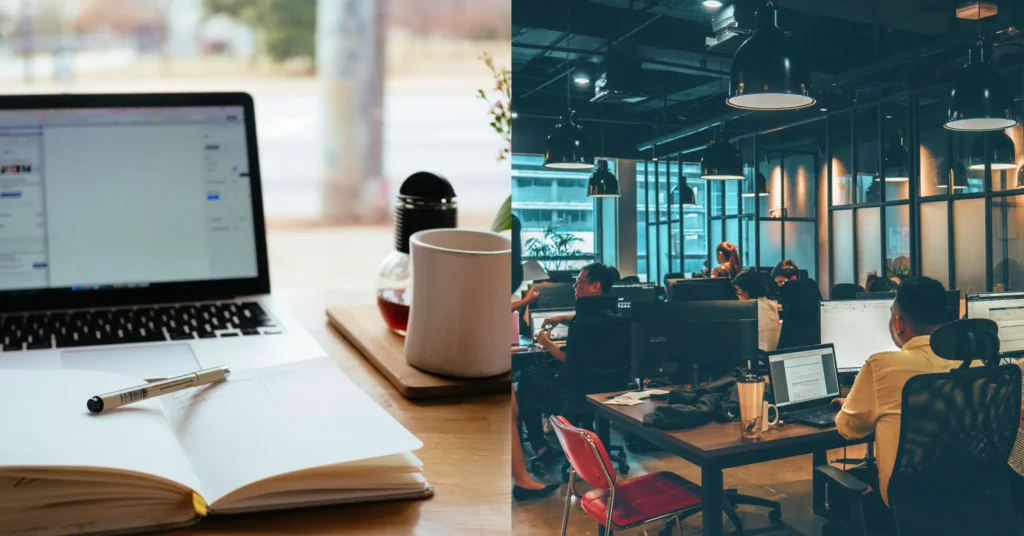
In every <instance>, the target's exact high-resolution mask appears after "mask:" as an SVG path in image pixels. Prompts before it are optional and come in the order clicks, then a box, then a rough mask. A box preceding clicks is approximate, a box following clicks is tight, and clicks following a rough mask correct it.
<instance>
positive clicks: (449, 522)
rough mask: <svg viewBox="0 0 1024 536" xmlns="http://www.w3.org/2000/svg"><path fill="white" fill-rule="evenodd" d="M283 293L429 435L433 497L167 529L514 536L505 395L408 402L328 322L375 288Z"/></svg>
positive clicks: (373, 390) (359, 378)
mask: <svg viewBox="0 0 1024 536" xmlns="http://www.w3.org/2000/svg"><path fill="white" fill-rule="evenodd" d="M279 298H281V301H282V302H283V303H284V304H285V305H286V306H288V307H289V309H290V310H291V311H292V313H294V314H295V315H296V316H297V317H298V319H299V321H300V322H302V324H303V325H304V326H305V327H306V329H307V330H309V331H310V332H311V333H312V335H313V337H314V338H316V339H317V341H318V342H319V343H320V344H321V346H323V348H324V350H326V352H327V354H328V355H330V356H331V357H332V358H334V360H335V361H336V362H337V363H338V365H340V366H341V368H342V369H343V370H344V371H345V374H347V375H348V376H349V378H351V379H352V380H353V381H354V382H355V383H356V384H357V385H359V387H360V388H361V389H363V391H365V392H366V393H367V394H369V395H370V396H371V397H372V398H373V399H374V400H375V401H377V403H378V404H380V405H381V406H382V407H383V408H384V409H385V410H387V411H388V412H389V413H391V415H393V416H394V417H395V418H396V419H397V420H398V421H399V422H400V423H402V425H403V426H405V427H406V428H408V429H409V431H411V432H412V433H413V434H415V435H416V437H418V438H420V440H422V441H423V445H424V446H423V448H422V449H420V450H419V451H416V453H415V454H416V455H417V456H418V457H419V458H420V459H421V460H423V464H424V469H423V472H424V474H425V475H426V478H427V480H428V481H430V484H431V485H432V486H433V487H434V490H435V495H434V497H433V498H432V499H429V500H424V501H404V502H390V503H367V504H357V505H348V506H336V507H324V508H315V509H309V510H296V511H286V512H272V513H265V514H251V515H241V516H225V517H222V518H216V517H210V518H207V519H204V520H202V521H201V522H200V523H199V524H197V525H195V526H194V527H192V528H189V529H186V530H181V531H174V532H173V533H170V534H174V535H187V534H195V535H211V536H212V535H214V534H216V535H223V534H246V535H256V534H259V535H266V534H318V535H319V534H353V535H359V534H373V535H380V534H384V535H391V534H413V535H418V534H430V535H433V534H446V535H451V534H509V533H510V532H511V528H510V527H511V523H512V519H511V509H510V505H511V501H512V496H511V488H512V481H511V477H510V475H511V473H510V471H509V466H510V463H511V454H510V450H509V448H510V446H511V437H510V434H511V426H510V423H509V411H510V405H509V395H508V394H504V395H490V396H477V397H472V398H468V399H463V400H432V401H423V402H414V401H410V400H407V399H405V398H403V397H402V396H401V395H400V394H398V392H397V391H395V389H394V388H392V387H391V384H390V383H388V381H387V380H386V379H385V378H384V377H383V376H381V375H380V374H379V373H378V372H377V370H376V369H374V368H373V366H372V365H370V364H369V363H368V362H367V361H366V360H365V359H364V358H363V357H362V356H361V355H359V353H358V352H357V351H356V350H355V349H354V348H352V347H351V346H350V345H349V344H348V343H347V342H346V341H345V340H344V339H343V338H342V337H341V336H340V335H338V334H337V333H336V332H334V331H333V330H332V329H331V328H330V327H329V326H328V325H327V321H326V317H325V315H324V310H325V309H326V308H327V307H328V306H332V305H339V304H362V303H372V300H373V294H372V292H369V293H353V292H344V291H322V290H321V291H304V292H301V293H296V294H288V295H284V296H279ZM353 440H358V438H353Z"/></svg>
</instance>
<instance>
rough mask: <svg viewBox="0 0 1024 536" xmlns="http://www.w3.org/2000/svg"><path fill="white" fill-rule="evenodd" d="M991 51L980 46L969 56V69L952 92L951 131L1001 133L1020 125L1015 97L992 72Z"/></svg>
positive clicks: (947, 126) (987, 46)
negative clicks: (1014, 114) (1014, 104)
mask: <svg viewBox="0 0 1024 536" xmlns="http://www.w3.org/2000/svg"><path fill="white" fill-rule="evenodd" d="M991 56H992V50H991V47H989V45H985V44H983V43H978V44H977V45H975V46H974V47H972V48H971V49H970V51H969V53H968V56H967V65H966V66H965V67H964V72H963V73H962V74H961V75H960V78H959V79H958V80H957V82H956V85H955V86H954V87H953V90H952V91H951V92H950V94H949V96H950V103H949V117H948V119H947V120H946V125H945V126H946V128H948V129H950V130H1002V129H1004V128H1010V127H1012V126H1014V125H1016V124H1017V120H1016V119H1015V118H1014V116H1013V95H1012V93H1010V90H1009V89H1008V87H1007V83H1006V80H1004V79H1003V77H1001V76H999V74H998V73H996V72H995V70H993V69H992V63H991Z"/></svg>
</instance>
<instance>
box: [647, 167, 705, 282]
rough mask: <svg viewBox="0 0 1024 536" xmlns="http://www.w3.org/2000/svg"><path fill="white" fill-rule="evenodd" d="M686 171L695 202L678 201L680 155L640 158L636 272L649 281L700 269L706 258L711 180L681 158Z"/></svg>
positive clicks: (686, 180)
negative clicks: (646, 159) (709, 181)
mask: <svg viewBox="0 0 1024 536" xmlns="http://www.w3.org/2000/svg"><path fill="white" fill-rule="evenodd" d="M645 174H646V177H645ZM682 176H683V178H684V180H685V182H686V184H687V185H688V186H689V187H690V189H692V190H693V193H694V197H695V200H696V203H697V204H696V205H680V201H681V199H680V196H679V187H680V184H681V182H680V175H679V160H675V159H669V160H659V161H654V160H650V161H646V162H637V163H636V182H637V185H638V186H637V272H638V273H639V274H640V276H641V278H646V280H648V281H661V280H662V279H664V277H665V274H668V273H672V272H684V273H693V272H699V271H700V270H702V269H703V266H704V260H705V259H706V258H707V228H708V227H707V211H706V203H707V193H706V190H705V189H704V188H706V187H707V184H708V182H707V181H705V180H704V179H701V178H700V166H699V165H697V164H693V163H685V162H684V163H683V165H682ZM655 177H657V181H655ZM655 185H657V186H656V187H655ZM647 214H650V217H649V219H648V216H647ZM655 257H657V259H658V261H657V262H654V261H653V259H655Z"/></svg>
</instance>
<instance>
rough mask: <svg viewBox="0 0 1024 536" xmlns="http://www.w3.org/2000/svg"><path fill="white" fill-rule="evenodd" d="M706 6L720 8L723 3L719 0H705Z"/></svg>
mask: <svg viewBox="0 0 1024 536" xmlns="http://www.w3.org/2000/svg"><path fill="white" fill-rule="evenodd" d="M704 7H708V8H711V9H718V8H720V7H722V3H721V2H719V1H718V0H704Z"/></svg>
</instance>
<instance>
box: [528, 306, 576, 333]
mask: <svg viewBox="0 0 1024 536" xmlns="http://www.w3.org/2000/svg"><path fill="white" fill-rule="evenodd" d="M573 312H574V311H573V310H571V309H569V310H565V311H534V312H532V313H530V322H531V323H532V324H533V325H532V326H531V327H533V336H534V338H536V337H537V334H538V333H540V328H541V326H543V325H544V321H545V320H547V319H548V318H549V317H552V316H563V315H571V314H573ZM568 336H569V326H566V325H565V324H559V325H558V326H557V327H556V328H555V329H553V330H551V340H553V341H560V340H565V338H566V337H568Z"/></svg>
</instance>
